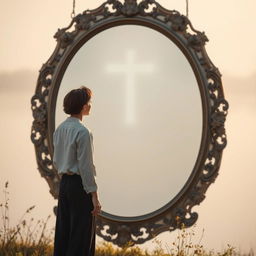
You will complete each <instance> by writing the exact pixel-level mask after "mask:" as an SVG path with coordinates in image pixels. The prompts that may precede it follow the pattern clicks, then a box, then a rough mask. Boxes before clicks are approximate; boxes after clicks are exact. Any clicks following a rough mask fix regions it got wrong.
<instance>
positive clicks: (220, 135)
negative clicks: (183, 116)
mask: <svg viewBox="0 0 256 256" xmlns="http://www.w3.org/2000/svg"><path fill="white" fill-rule="evenodd" d="M128 24H133V25H140V26H146V27H149V28H151V29H154V30H157V31H159V32H160V33H162V34H163V35H165V36H167V37H168V38H169V39H170V40H172V42H174V43H175V44H176V45H177V47H179V49H180V50H181V51H182V52H183V53H184V55H185V56H186V58H187V60H188V61H189V63H190V65H191V67H192V69H193V71H194V74H195V76H196V79H197V82H198V86H199V90H200V95H201V100H202V109H203V111H202V112H203V113H202V115H203V124H202V126H203V131H202V138H201V145H200V150H199V153H198V157H197V160H196V163H195V165H194V167H193V170H192V172H191V175H190V177H189V179H188V181H187V182H186V184H184V186H183V188H182V189H181V191H180V192H179V193H178V194H177V195H176V196H175V198H172V199H171V198H170V202H169V203H167V204H166V205H164V206H163V207H161V208H160V209H157V210H156V211H154V212H151V213H149V214H145V215H141V216H136V217H122V216H116V215H112V214H110V213H107V212H104V211H102V213H101V215H99V216H98V217H97V218H96V223H97V228H96V233H97V235H99V236H100V237H102V238H103V239H105V240H107V241H110V242H112V243H114V244H116V245H118V246H124V245H126V244H127V243H128V242H129V243H130V244H141V243H144V242H145V241H147V240H150V239H152V238H153V237H154V236H156V235H158V234H159V233H161V232H163V231H168V230H169V231H173V230H175V229H176V228H180V227H181V224H182V223H183V224H184V225H185V226H186V227H189V226H191V225H193V224H194V223H195V222H196V220H197V218H198V214H197V213H196V212H193V211H192V207H193V206H195V205H199V204H200V203H201V202H202V201H203V199H204V198H205V192H206V190H207V189H208V187H209V185H210V184H211V183H213V182H214V181H215V179H216V177H217V175H218V171H219V167H220V163H221V158H222V151H223V149H224V148H225V146H226V144H227V139H226V133H225V128H224V123H225V120H226V115H227V112H228V102H227V101H226V100H225V99H224V92H223V87H222V82H221V74H220V72H219V70H218V69H217V68H216V67H215V66H214V64H213V63H212V62H211V60H210V58H209V57H208V55H207V53H206V50H205V47H204V46H205V43H206V42H207V41H208V39H207V37H206V35H205V34H204V32H199V31H197V30H195V29H194V28H193V26H192V24H191V22H190V21H189V19H188V18H187V17H186V16H184V15H181V14H180V13H179V12H177V11H175V10H172V11H171V10H167V9H165V8H163V7H162V6H161V5H160V4H159V3H157V2H156V1H155V0H143V1H141V2H140V3H137V1H136V0H125V1H124V3H121V2H120V1H118V0H108V1H106V2H104V3H103V4H102V5H100V6H99V7H98V8H96V9H93V10H86V11H84V12H83V13H82V14H78V15H77V16H76V17H74V18H73V19H72V21H71V23H70V25H69V26H68V27H66V28H63V29H58V31H57V33H56V34H55V35H54V37H55V38H56V39H57V46H56V48H55V50H54V52H53V54H52V55H51V56H50V58H49V59H48V61H47V62H46V63H45V64H43V66H42V68H41V70H40V73H39V77H38V80H37V86H36V90H35V94H34V96H33V97H32V99H31V104H32V106H31V108H32V112H33V117H34V121H33V125H32V131H31V140H32V142H33V143H34V146H35V152H36V159H37V164H38V170H39V172H40V174H41V176H42V177H43V178H45V179H46V181H47V183H48V184H49V187H50V193H51V194H52V196H53V197H54V198H55V199H57V198H58V190H59V182H60V177H59V176H58V174H57V171H56V170H55V169H54V167H53V165H52V155H53V145H52V134H53V131H54V129H55V107H56V100H57V95H58V90H59V86H60V83H61V80H62V78H63V75H64V73H65V70H66V68H67V66H68V65H69V63H70V61H71V59H72V58H73V56H74V55H75V54H76V52H77V51H78V50H79V49H80V47H82V46H83V45H84V44H85V43H86V42H87V41H88V40H89V39H90V38H92V37H93V36H94V35H96V34H97V33H100V32H101V31H103V30H105V29H108V28H111V27H114V26H120V25H128ZM145 43H146V42H145ZM156 43H157V42H156ZM96 58H97V57H96ZM191 168H192V167H191ZM56 208H57V207H56V206H55V207H54V213H55V214H56Z"/></svg>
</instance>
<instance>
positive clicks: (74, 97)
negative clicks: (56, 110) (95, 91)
mask: <svg viewBox="0 0 256 256" xmlns="http://www.w3.org/2000/svg"><path fill="white" fill-rule="evenodd" d="M91 96H92V91H91V90H90V89H89V88H87V87H85V86H81V87H80V88H79V89H73V90H71V91H70V92H69V93H68V94H67V95H66V96H65V97H64V100H63V110H64V112H65V113H66V114H69V115H72V114H79V113H80V112H81V110H82V108H83V106H84V105H85V104H87V103H88V102H89V100H90V99H91Z"/></svg>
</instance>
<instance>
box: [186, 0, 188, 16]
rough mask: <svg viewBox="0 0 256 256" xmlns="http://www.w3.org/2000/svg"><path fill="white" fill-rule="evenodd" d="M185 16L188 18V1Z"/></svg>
mask: <svg viewBox="0 0 256 256" xmlns="http://www.w3.org/2000/svg"><path fill="white" fill-rule="evenodd" d="M186 16H187V18H188V0H186Z"/></svg>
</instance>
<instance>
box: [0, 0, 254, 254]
mask: <svg viewBox="0 0 256 256" xmlns="http://www.w3.org/2000/svg"><path fill="white" fill-rule="evenodd" d="M101 3H102V2H101V1H86V2H84V1H78V0H77V8H76V13H79V12H82V11H83V10H85V9H87V8H89V9H93V8H96V7H98V6H99V5H100V4H101ZM159 3H160V4H162V5H163V6H164V7H165V8H167V9H176V10H178V11H180V12H182V13H185V1H184V2H183V1H177V0H176V1H159ZM0 7H1V8H0V10H1V11H0V12H1V15H0V21H1V24H2V36H1V40H0V51H1V53H0V54H1V55H0V57H1V61H0V92H1V94H0V111H1V119H2V120H1V122H0V125H1V126H0V129H1V134H0V142H1V145H2V147H1V149H0V150H1V167H2V169H1V179H0V181H1V184H0V186H1V190H2V189H3V188H4V183H5V181H7V180H8V181H9V191H10V195H9V196H10V201H9V204H10V219H11V224H13V225H15V224H16V223H17V221H18V219H19V218H20V217H21V216H22V214H23V213H24V212H25V211H26V210H27V209H28V208H29V207H30V206H32V205H36V208H35V209H34V210H33V214H32V215H33V217H35V218H36V219H41V218H43V219H46V217H47V216H48V215H49V214H51V215H52V217H51V219H50V220H51V221H50V223H49V227H53V226H54V225H55V217H54V215H53V212H52V209H53V206H54V205H56V203H57V202H56V201H55V200H54V199H53V198H52V196H51V195H50V193H49V188H48V185H47V183H46V181H45V180H44V179H42V178H41V176H40V174H39V172H38V171H37V165H36V160H35V153H34V147H33V144H32V143H31V141H30V131H31V124H32V115H31V109H30V99H31V97H32V96H33V94H34V89H35V85H36V80H37V76H38V71H39V69H40V68H41V66H42V64H43V63H45V62H46V61H47V59H48V58H49V56H50V55H51V54H52V52H53V50H54V48H55V46H56V41H55V39H54V38H53V35H54V34H55V32H56V31H57V29H58V28H63V27H66V26H67V25H68V24H69V22H70V13H71V9H72V1H71V0H70V1H60V0H59V1H54V2H53V1H44V2H42V1H41V2H39V1H32V0H31V1H22V2H21V1H17V0H16V1H12V2H7V1H1V6H0ZM255 8H256V3H255V2H254V1H252V0H251V1H249V0H248V1H246V0H245V1H234V0H232V1H231V0H229V1H225V2H223V1H220V0H217V1H214V2H210V1H206V0H198V1H192V0H191V1H190V8H189V10H190V12H189V18H190V19H191V22H192V24H193V25H194V27H195V28H196V29H198V30H200V31H205V32H206V35H207V36H208V38H209V39H210V41H209V42H208V43H207V46H206V49H207V52H208V54H209V56H210V57H211V59H212V61H213V63H214V64H215V65H216V66H217V67H218V68H219V69H220V71H221V73H222V74H223V77H222V78H223V85H224V91H225V97H226V99H227V100H228V102H229V104H230V110H229V114H228V117H227V122H226V130H227V137H228V146H227V148H226V149H225V150H224V154H223V160H222V164H221V168H220V173H219V176H218V178H217V179H216V182H215V183H214V184H212V185H211V186H210V188H209V189H208V191H207V193H206V199H205V200H204V201H203V203H202V204H201V205H199V206H197V207H195V208H194V210H196V211H198V213H199V220H198V222H197V234H198V239H199V237H200V235H201V231H202V229H203V228H204V229H205V233H204V236H203V240H202V243H203V244H204V245H205V246H206V247H207V248H209V249H215V250H219V249H221V248H223V247H225V246H226V245H227V243H229V244H231V245H233V246H235V247H236V248H238V249H241V250H242V251H243V252H248V251H249V249H250V248H253V249H254V251H255V250H256V239H255V237H256V219H255V210H256V205H255V186H256V177H255V176H256V175H255V165H254V159H255V156H254V154H255V142H256V139H255V137H254V131H255V128H256V121H255V114H256V98H255V96H256V65H255V64H256V60H255V57H256V50H255V43H256V35H255V33H254V31H255V21H254V18H253V16H254V10H255ZM0 200H1V202H3V200H4V194H3V193H1V194H0ZM1 221H2V220H1ZM175 236H176V232H173V233H170V234H169V233H167V232H165V233H162V234H161V235H159V236H158V238H159V239H160V240H161V241H162V242H163V243H170V242H171V241H172V240H173V238H174V237H175ZM100 240H101V239H99V238H98V240H97V241H98V242H99V241H100ZM150 246H151V242H148V243H145V244H144V245H143V247H148V248H149V247H150Z"/></svg>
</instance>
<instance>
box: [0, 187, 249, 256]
mask: <svg viewBox="0 0 256 256" xmlns="http://www.w3.org/2000/svg"><path fill="white" fill-rule="evenodd" d="M7 188H8V182H6V183H5V187H4V191H3V192H4V196H5V197H4V198H5V202H3V203H1V202H0V208H1V215H2V216H1V222H0V256H52V254H53V234H54V228H52V229H50V230H48V229H47V222H48V220H49V218H50V216H51V215H49V216H48V217H47V219H46V220H45V221H43V220H38V221H36V223H34V221H35V220H34V218H32V217H31V218H30V219H29V221H28V220H27V215H28V214H31V211H32V210H33V209H34V207H35V206H31V207H30V208H28V209H27V210H26V212H25V213H24V214H23V216H22V217H21V218H20V220H19V222H18V224H16V225H15V226H14V227H10V225H9V223H10V219H9V204H8V201H9V198H8V194H9V192H8V190H7ZM194 232H195V231H194V227H192V229H189V231H188V230H187V229H185V228H182V229H181V230H179V231H178V234H177V237H176V239H175V241H173V242H171V243H170V244H169V245H168V246H165V250H164V248H163V245H162V244H161V241H159V240H158V239H157V238H155V239H154V243H155V244H156V247H155V249H154V250H153V251H151V252H148V251H147V250H142V249H140V248H139V247H138V246H132V247H130V246H129V245H127V246H126V247H124V248H122V249H119V248H116V247H114V246H113V245H112V244H111V243H108V242H103V243H101V244H100V245H97V246H96V256H233V255H234V256H237V255H239V256H245V255H247V256H254V253H253V251H251V252H250V253H248V254H242V253H238V252H236V250H235V248H234V247H232V246H231V245H227V248H226V249H225V250H223V251H222V252H215V251H214V250H211V251H206V250H205V249H204V248H203V246H202V245H201V244H200V242H201V239H200V241H199V242H196V243H195V242H193V236H194V235H195V233H194ZM202 236H203V234H202Z"/></svg>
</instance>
